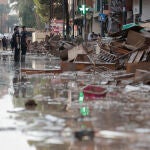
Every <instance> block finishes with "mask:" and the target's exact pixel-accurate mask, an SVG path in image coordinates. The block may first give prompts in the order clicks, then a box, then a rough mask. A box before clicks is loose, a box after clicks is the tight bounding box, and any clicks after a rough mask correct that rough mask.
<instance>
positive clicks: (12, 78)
mask: <svg viewBox="0 0 150 150" xmlns="http://www.w3.org/2000/svg"><path fill="white" fill-rule="evenodd" d="M5 53H6V54H7V55H5ZM5 53H1V59H0V146H1V147H2V148H3V150H10V149H12V150H50V149H52V150H149V149H150V144H149V143H150V109H149V108H150V86H148V85H144V84H143V83H139V84H137V85H134V86H131V85H128V83H129V81H128V82H127V81H126V80H124V81H122V84H120V85H116V81H115V80H114V77H115V76H116V75H118V74H122V73H123V71H122V72H117V71H116V72H111V71H110V72H104V73H101V74H94V73H88V72H63V73H56V74H54V73H45V74H42V73H39V74H37V73H36V74H35V73H26V72H23V71H22V69H25V68H26V69H32V70H46V69H47V70H52V69H55V70H59V69H60V66H59V65H60V60H59V59H58V58H53V57H48V56H44V55H43V56H42V55H39V56H38V55H27V56H26V62H25V63H19V64H14V62H13V56H12V52H5ZM108 81H109V82H112V84H109V85H107V84H105V82H108ZM91 84H94V85H97V87H101V88H104V89H106V93H105V94H104V95H103V96H101V97H97V98H96V99H93V97H90V99H89V98H88V95H84V99H82V92H83V89H84V88H85V87H86V86H87V85H91ZM80 94H81V95H80ZM80 96H81V97H80Z"/></svg>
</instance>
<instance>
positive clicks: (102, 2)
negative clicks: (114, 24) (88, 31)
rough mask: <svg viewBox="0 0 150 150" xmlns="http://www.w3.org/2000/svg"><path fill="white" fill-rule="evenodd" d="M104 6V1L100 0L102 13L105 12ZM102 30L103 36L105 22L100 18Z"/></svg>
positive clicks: (102, 34) (102, 35)
mask: <svg viewBox="0 0 150 150" xmlns="http://www.w3.org/2000/svg"><path fill="white" fill-rule="evenodd" d="M103 7H104V1H103V0H100V14H101V15H102V14H103V9H104V8H103ZM100 30H101V37H104V24H103V20H102V19H101V20H100Z"/></svg>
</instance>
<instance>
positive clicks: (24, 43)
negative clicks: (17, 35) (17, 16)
mask: <svg viewBox="0 0 150 150" xmlns="http://www.w3.org/2000/svg"><path fill="white" fill-rule="evenodd" d="M27 40H28V39H27V31H26V26H22V31H21V62H25V56H26V52H27V48H28V42H27Z"/></svg>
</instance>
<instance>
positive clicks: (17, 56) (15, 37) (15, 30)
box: [12, 26, 20, 62]
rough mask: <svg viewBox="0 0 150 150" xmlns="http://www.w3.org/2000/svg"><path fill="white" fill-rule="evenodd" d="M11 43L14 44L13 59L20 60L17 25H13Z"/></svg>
mask: <svg viewBox="0 0 150 150" xmlns="http://www.w3.org/2000/svg"><path fill="white" fill-rule="evenodd" d="M12 39H13V45H14V49H15V52H14V61H15V62H19V61H20V34H19V26H15V28H14V33H13V35H12Z"/></svg>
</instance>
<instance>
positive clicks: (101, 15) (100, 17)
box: [99, 13, 106, 22]
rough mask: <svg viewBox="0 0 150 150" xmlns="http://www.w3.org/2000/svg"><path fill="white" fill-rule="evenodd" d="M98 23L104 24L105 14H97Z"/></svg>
mask: <svg viewBox="0 0 150 150" xmlns="http://www.w3.org/2000/svg"><path fill="white" fill-rule="evenodd" d="M99 21H102V22H105V21H106V14H101V13H100V14H99Z"/></svg>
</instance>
